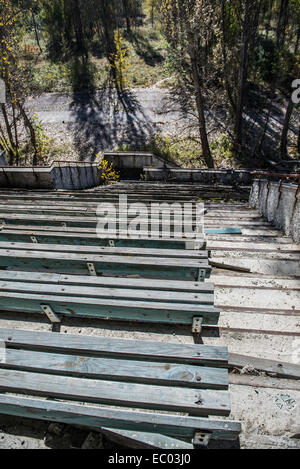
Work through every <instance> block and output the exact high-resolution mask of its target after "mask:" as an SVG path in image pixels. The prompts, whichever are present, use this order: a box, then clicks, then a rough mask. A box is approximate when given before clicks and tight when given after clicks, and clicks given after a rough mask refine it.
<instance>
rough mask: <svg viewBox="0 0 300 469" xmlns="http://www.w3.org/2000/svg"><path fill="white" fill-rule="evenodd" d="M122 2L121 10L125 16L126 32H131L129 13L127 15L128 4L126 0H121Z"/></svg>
mask: <svg viewBox="0 0 300 469" xmlns="http://www.w3.org/2000/svg"><path fill="white" fill-rule="evenodd" d="M122 3H123V10H124V14H125V18H126V27H127V32H128V33H130V32H131V21H130V15H129V5H128V0H122Z"/></svg>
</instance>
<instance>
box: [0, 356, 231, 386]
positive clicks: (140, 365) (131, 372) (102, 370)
mask: <svg viewBox="0 0 300 469" xmlns="http://www.w3.org/2000/svg"><path fill="white" fill-rule="evenodd" d="M0 368H5V369H10V370H19V371H30V372H32V371H34V372H39V373H47V374H61V375H64V376H75V377H86V378H93V379H95V378H97V379H104V380H114V381H125V382H134V383H143V384H145V383H146V384H158V385H164V386H179V387H190V388H197V389H198V388H199V389H223V390H226V389H228V371H227V370H226V369H225V368H208V367H204V366H196V365H183V364H180V363H179V364H178V363H167V362H147V363H145V362H144V361H140V360H139V361H137V360H128V359H127V360H126V359H124V360H120V359H119V358H117V359H116V358H105V357H101V358H99V357H89V356H86V355H80V356H78V355H64V354H58V353H49V352H44V351H43V352H41V351H29V350H14V349H9V348H7V349H6V351H5V361H4V362H1V361H0Z"/></svg>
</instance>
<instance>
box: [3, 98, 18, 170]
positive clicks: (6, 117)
mask: <svg viewBox="0 0 300 469" xmlns="http://www.w3.org/2000/svg"><path fill="white" fill-rule="evenodd" d="M1 109H2V114H3V117H4V122H5V127H6V132H7V135H8V138H9V142H10V145H11V148H12V149H13V150H14V151H15V148H16V144H15V141H14V137H13V134H12V131H11V127H10V123H9V119H8V115H7V112H6V107H5V104H1ZM9 164H10V165H13V164H14V155H13V154H12V152H11V151H10V159H9Z"/></svg>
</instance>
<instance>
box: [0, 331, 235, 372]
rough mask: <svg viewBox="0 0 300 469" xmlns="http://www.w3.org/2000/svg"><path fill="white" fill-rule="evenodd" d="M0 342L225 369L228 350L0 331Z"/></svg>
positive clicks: (33, 347) (55, 333)
mask: <svg viewBox="0 0 300 469" xmlns="http://www.w3.org/2000/svg"><path fill="white" fill-rule="evenodd" d="M0 341H1V342H5V343H6V345H7V346H8V347H13V348H26V349H30V350H45V351H48V352H49V351H50V350H51V352H60V353H77V354H79V355H80V354H88V355H89V356H106V357H111V358H117V357H119V358H122V359H125V358H131V359H136V360H147V361H148V360H151V361H166V362H168V363H173V362H176V363H188V364H190V365H201V366H203V365H208V366H213V367H223V368H224V367H227V363H228V351H227V347H214V346H212V345H202V344H201V345H198V344H191V345H189V344H174V343H164V342H149V341H141V340H125V339H115V338H112V337H109V338H106V337H94V336H84V337H83V336H81V335H74V334H63V335H62V334H59V333H57V332H41V331H36V332H34V331H21V330H17V329H2V328H0Z"/></svg>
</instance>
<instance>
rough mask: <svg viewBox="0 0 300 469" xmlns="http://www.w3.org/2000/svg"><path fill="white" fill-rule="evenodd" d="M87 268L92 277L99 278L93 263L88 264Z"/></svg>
mask: <svg viewBox="0 0 300 469" xmlns="http://www.w3.org/2000/svg"><path fill="white" fill-rule="evenodd" d="M87 268H88V269H89V272H90V275H92V276H93V277H97V272H96V269H95V266H94V264H93V263H92V262H88V263H87Z"/></svg>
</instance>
